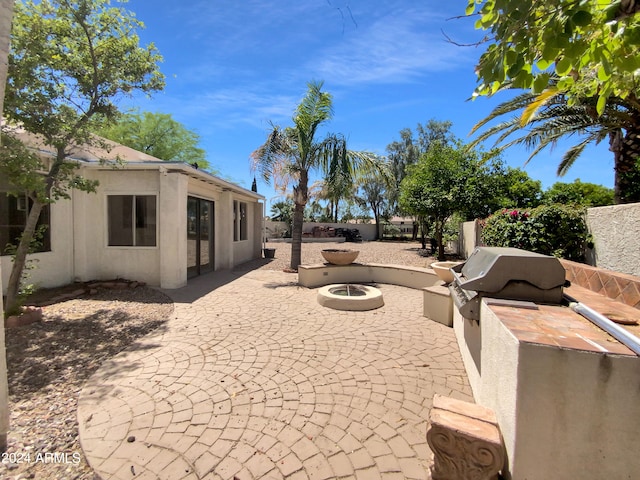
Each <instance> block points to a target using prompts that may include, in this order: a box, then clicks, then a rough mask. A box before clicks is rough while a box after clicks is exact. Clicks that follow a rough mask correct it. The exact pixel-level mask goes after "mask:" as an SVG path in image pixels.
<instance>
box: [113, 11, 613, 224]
mask: <svg viewBox="0 0 640 480" xmlns="http://www.w3.org/2000/svg"><path fill="white" fill-rule="evenodd" d="M465 6H466V2H465V1H464V0H455V1H453V2H436V1H417V0H385V1H380V0H369V1H367V0H352V1H346V0H299V1H290V0H281V1H271V0H241V1H234V2H229V1H219V0H218V1H216V0H213V1H211V0H207V1H204V0H202V1H200V0H197V1H190V2H176V1H175V0H172V1H168V0H154V1H149V0H130V1H129V3H128V4H126V7H127V8H128V9H129V10H131V11H133V12H135V14H136V16H137V17H138V18H139V19H140V20H141V21H142V22H144V24H145V25H146V28H145V29H144V30H142V31H141V32H140V37H141V42H142V43H143V44H148V43H150V42H153V43H154V44H155V45H156V47H157V48H158V50H159V51H160V53H161V54H162V55H163V57H164V62H163V63H162V64H161V66H160V68H161V70H162V72H163V73H164V74H165V75H166V82H167V85H166V88H165V90H164V91H163V92H160V93H157V94H155V95H154V96H153V97H152V98H151V99H146V98H143V97H136V98H134V99H130V100H126V101H124V102H123V103H122V104H121V105H120V106H121V107H122V108H126V107H129V106H135V107H137V108H140V109H141V110H142V111H151V112H160V113H169V114H171V115H173V118H174V119H175V120H177V121H179V122H181V123H182V124H184V125H185V126H186V127H187V128H189V129H190V130H194V131H196V132H197V133H198V134H199V135H200V136H201V138H202V141H201V144H200V146H201V147H202V148H204V149H205V150H206V152H207V158H208V160H209V162H210V163H211V164H212V165H213V166H214V167H215V168H216V169H217V170H218V171H219V172H220V176H221V177H223V178H227V179H229V180H232V181H234V182H236V183H239V184H240V185H243V186H244V187H246V188H249V187H250V185H251V181H252V179H253V175H252V173H251V171H250V166H249V155H250V153H251V152H252V151H253V150H255V149H256V148H257V147H258V146H259V145H260V144H261V143H262V142H264V140H265V138H266V134H267V132H268V130H269V126H270V122H273V123H276V124H278V125H281V126H288V125H291V116H292V114H293V111H294V109H295V107H296V105H297V104H298V102H299V100H300V99H301V98H302V96H303V95H304V93H305V91H306V84H307V82H309V81H310V80H323V81H324V86H325V87H324V88H325V90H326V91H328V92H330V93H331V94H332V95H333V97H334V118H333V120H332V121H331V122H330V123H329V124H328V125H327V127H326V129H325V132H335V133H342V134H344V135H345V136H346V137H347V138H348V141H349V148H351V149H353V150H368V151H373V152H375V153H378V154H384V153H385V148H386V146H387V145H388V144H389V143H390V142H392V141H394V140H397V139H399V132H400V130H401V129H402V128H406V127H409V128H411V129H415V127H416V125H417V124H418V123H423V124H424V123H426V122H427V121H428V120H429V119H431V118H434V119H436V120H450V121H451V122H453V132H454V134H455V135H456V136H458V137H459V138H462V139H463V140H468V139H469V138H470V137H468V134H469V131H470V129H471V127H472V126H473V125H474V124H475V123H476V122H477V121H478V120H480V119H482V118H483V117H485V116H486V115H487V114H488V113H489V112H490V111H491V109H492V108H493V107H494V106H495V105H497V103H499V102H500V101H503V100H504V99H505V97H502V96H500V95H497V96H496V97H495V98H492V99H487V98H479V99H476V100H474V101H468V100H467V99H468V98H469V97H470V96H471V94H472V92H473V89H474V87H475V85H476V79H475V75H474V65H475V63H476V61H477V59H478V57H479V55H480V54H481V53H482V50H481V49H480V48H475V47H467V48H465V47H459V46H455V45H453V44H451V43H450V42H447V40H446V38H445V33H446V35H447V36H449V37H451V38H452V39H454V40H455V41H456V42H458V43H471V42H473V41H474V40H477V39H478V38H480V36H481V33H480V32H476V31H475V30H474V29H473V21H472V20H470V19H453V17H456V16H460V15H463V14H464V8H465ZM443 32H444V33H443ZM487 146H489V145H487ZM563 152H564V149H563V148H562V145H560V146H558V147H557V148H556V149H555V150H553V151H551V152H549V151H547V152H546V153H543V154H542V155H539V156H537V157H535V158H534V159H533V160H532V161H531V162H530V163H529V164H528V165H527V166H526V167H525V166H524V163H525V161H526V159H527V158H528V154H527V152H526V151H524V150H511V151H509V150H507V151H506V152H505V153H504V154H503V159H504V160H505V162H506V163H507V164H509V165H511V166H514V167H522V168H524V169H525V170H526V171H527V172H528V173H529V175H530V176H531V177H532V178H534V179H537V180H541V181H542V183H543V188H546V187H548V186H550V185H551V184H553V183H554V182H556V181H558V180H561V181H567V182H569V181H573V180H574V179H575V178H580V179H581V180H582V181H586V182H594V183H599V184H602V185H605V186H608V187H612V186H613V158H612V155H611V153H610V152H609V151H608V150H607V148H606V145H601V146H599V147H597V148H592V149H590V150H588V151H587V152H586V153H585V154H584V155H583V156H582V157H581V158H580V159H579V160H578V162H577V163H576V164H575V165H574V167H573V168H572V170H571V171H570V172H569V174H567V175H566V176H565V177H563V178H562V179H558V178H557V177H556V174H555V171H556V168H557V165H558V163H559V161H560V158H561V156H562V153H563ZM258 190H259V192H260V193H262V194H263V195H264V196H265V197H266V198H267V201H268V205H269V204H270V203H271V200H272V199H274V197H275V196H276V195H277V194H276V192H274V190H273V188H271V187H269V186H267V185H265V184H264V183H262V181H261V180H258ZM267 211H268V208H267Z"/></svg>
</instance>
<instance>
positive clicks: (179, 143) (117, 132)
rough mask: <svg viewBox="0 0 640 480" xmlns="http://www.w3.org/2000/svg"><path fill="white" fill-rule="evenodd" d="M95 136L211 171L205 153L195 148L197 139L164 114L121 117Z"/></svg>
mask: <svg viewBox="0 0 640 480" xmlns="http://www.w3.org/2000/svg"><path fill="white" fill-rule="evenodd" d="M96 133H97V134H98V135H100V136H102V137H104V138H108V139H109V140H113V141H114V142H117V143H120V144H122V145H126V146H127V147H131V148H133V149H134V150H138V151H139V152H144V153H146V154H149V155H152V156H154V157H157V158H159V159H161V160H167V161H177V162H184V163H189V164H196V165H197V166H198V168H200V169H202V170H208V171H211V165H209V162H208V161H207V156H206V152H205V151H204V150H203V149H202V148H199V147H198V144H199V143H200V136H199V135H198V134H197V133H196V132H194V131H191V130H189V129H187V128H186V127H185V126H184V125H182V124H181V123H180V122H177V121H175V120H174V119H173V117H172V116H171V115H170V114H167V113H151V112H142V113H140V112H133V113H127V114H123V115H121V116H119V117H118V119H117V121H116V122H115V123H112V124H110V125H105V126H102V127H100V128H98V129H97V131H96Z"/></svg>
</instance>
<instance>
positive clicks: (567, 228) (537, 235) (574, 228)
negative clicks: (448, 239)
mask: <svg viewBox="0 0 640 480" xmlns="http://www.w3.org/2000/svg"><path fill="white" fill-rule="evenodd" d="M587 239H588V231H587V225H586V223H585V221H584V215H583V210H582V209H580V208H576V207H569V206H566V205H559V204H555V205H542V206H540V207H537V208H534V209H532V210H531V211H524V210H517V209H514V210H508V209H505V210H502V211H500V212H497V213H494V214H493V215H491V216H490V217H489V218H487V219H486V220H485V222H484V228H483V230H482V241H483V242H484V244H485V245H489V246H494V247H516V248H522V249H524V250H530V251H532V252H537V253H542V254H545V255H553V256H555V257H562V258H566V259H568V260H574V261H583V260H584V250H585V245H586V242H587Z"/></svg>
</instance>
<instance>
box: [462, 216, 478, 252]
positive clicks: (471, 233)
mask: <svg viewBox="0 0 640 480" xmlns="http://www.w3.org/2000/svg"><path fill="white" fill-rule="evenodd" d="M479 244H480V227H479V225H478V222H477V221H476V220H473V221H471V222H463V223H461V224H460V234H459V235H458V252H459V253H460V254H461V255H462V256H463V257H464V258H469V256H470V255H471V254H472V253H473V251H474V250H475V248H476V247H477V246H478V245H479Z"/></svg>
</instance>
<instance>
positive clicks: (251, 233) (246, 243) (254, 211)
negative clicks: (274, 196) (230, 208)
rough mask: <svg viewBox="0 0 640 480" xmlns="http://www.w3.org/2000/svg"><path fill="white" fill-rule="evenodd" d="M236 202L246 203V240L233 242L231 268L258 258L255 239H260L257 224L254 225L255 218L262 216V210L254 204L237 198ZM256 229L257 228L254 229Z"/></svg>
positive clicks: (258, 253)
mask: <svg viewBox="0 0 640 480" xmlns="http://www.w3.org/2000/svg"><path fill="white" fill-rule="evenodd" d="M237 200H238V201H241V202H246V203H247V239H246V240H237V241H233V237H232V239H231V240H232V243H233V261H232V263H233V266H235V265H239V264H241V263H244V262H248V261H249V260H252V259H254V258H259V255H260V252H259V251H256V242H255V238H256V237H257V238H258V239H260V238H261V235H262V232H261V231H260V227H259V225H260V224H259V223H258V224H256V221H255V218H256V217H261V216H262V209H261V208H260V206H259V205H258V204H256V203H248V202H247V201H246V199H243V198H237ZM256 227H258V228H256Z"/></svg>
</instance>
